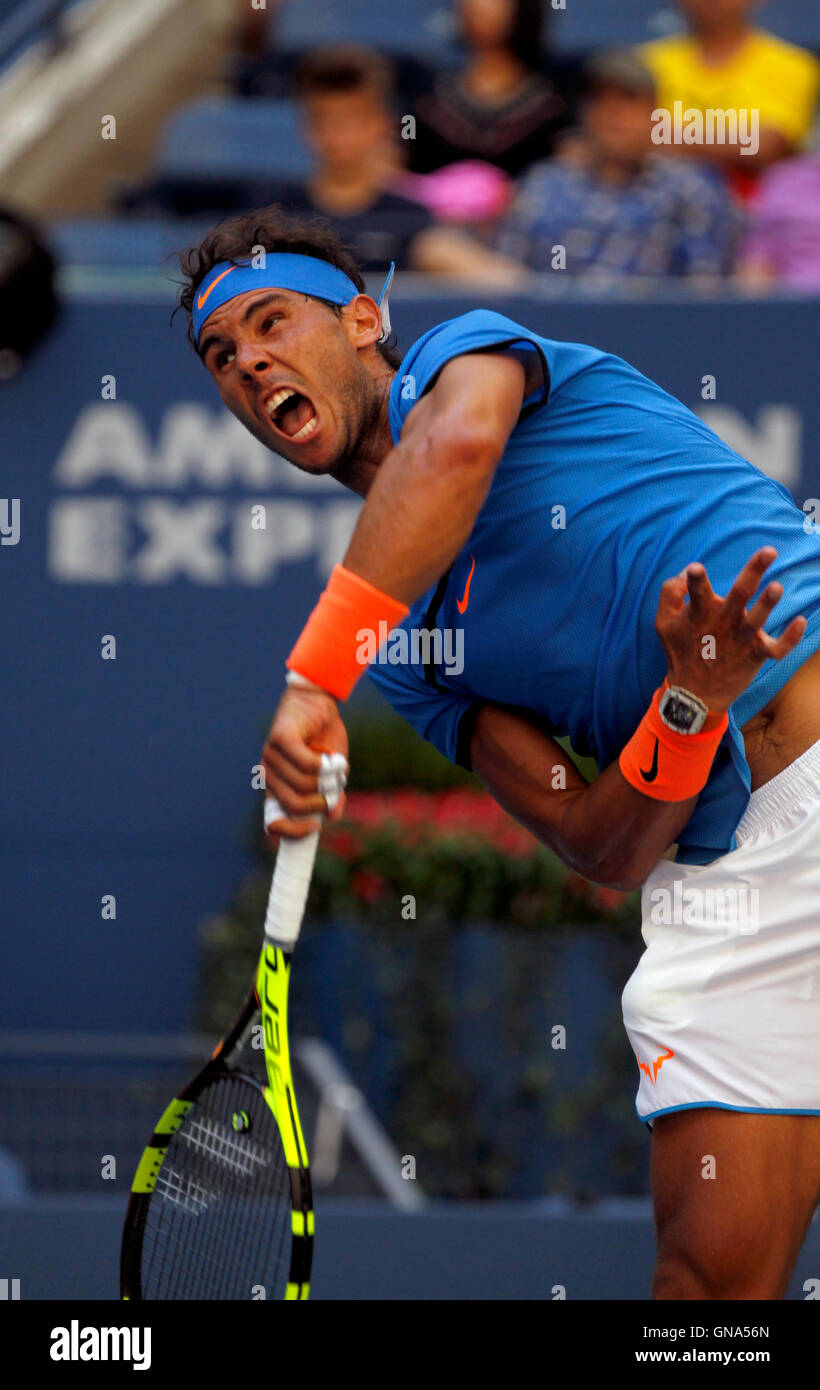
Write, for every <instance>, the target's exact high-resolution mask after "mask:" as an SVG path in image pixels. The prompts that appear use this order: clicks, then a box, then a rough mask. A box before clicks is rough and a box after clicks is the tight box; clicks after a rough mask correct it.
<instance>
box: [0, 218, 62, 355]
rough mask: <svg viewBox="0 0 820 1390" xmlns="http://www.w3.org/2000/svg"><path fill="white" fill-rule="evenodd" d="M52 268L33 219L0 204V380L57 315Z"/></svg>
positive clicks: (51, 261)
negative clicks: (30, 219) (29, 219)
mask: <svg viewBox="0 0 820 1390" xmlns="http://www.w3.org/2000/svg"><path fill="white" fill-rule="evenodd" d="M54 271H55V265H54V258H53V256H52V255H51V252H50V251H49V250H48V248H47V246H46V245H45V244H44V242H43V241H42V239H41V237H40V234H39V232H38V231H37V229H36V227H35V226H34V225H33V223H31V222H29V221H28V219H27V218H25V217H21V216H20V215H19V214H18V213H16V212H13V211H12V209H11V208H8V207H0V380H7V379H8V378H10V377H13V376H16V374H17V372H18V371H19V370H20V368H21V366H22V364H23V361H24V359H25V358H26V357H27V356H28V354H29V353H30V352H31V351H32V350H33V349H34V348H35V347H36V346H37V344H38V343H39V341H40V339H41V338H43V337H44V335H45V334H46V333H47V332H48V330H49V328H50V327H51V325H52V323H53V321H54V318H55V317H56V314H57V307H58V305H57V296H56V293H55V290H54Z"/></svg>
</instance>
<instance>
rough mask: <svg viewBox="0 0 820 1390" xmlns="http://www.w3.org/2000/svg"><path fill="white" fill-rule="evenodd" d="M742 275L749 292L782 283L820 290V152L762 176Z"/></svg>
mask: <svg viewBox="0 0 820 1390" xmlns="http://www.w3.org/2000/svg"><path fill="white" fill-rule="evenodd" d="M740 275H741V279H743V280H744V281H745V282H746V284H747V285H748V286H749V287H750V288H753V289H755V288H762V287H764V286H766V285H767V284H769V283H780V284H782V285H787V286H790V287H791V288H793V289H800V290H814V291H820V149H819V150H818V151H817V153H815V154H807V155H803V156H802V157H801V158H799V159H787V160H786V161H785V162H784V163H782V164H778V165H777V166H776V167H775V168H773V169H770V170H769V171H768V173H766V174H764V175H763V177H762V179H761V180H760V183H759V185H758V189H757V194H756V196H755V199H754V203H753V204H752V225H751V229H750V232H749V237H748V240H747V242H746V245H745V247H744V249H743V255H742V263H741V271H740Z"/></svg>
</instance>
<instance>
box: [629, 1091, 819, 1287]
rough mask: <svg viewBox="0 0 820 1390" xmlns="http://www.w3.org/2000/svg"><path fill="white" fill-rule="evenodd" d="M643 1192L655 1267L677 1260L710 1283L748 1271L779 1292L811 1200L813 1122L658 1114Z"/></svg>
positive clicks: (815, 1171)
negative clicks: (650, 1210)
mask: <svg viewBox="0 0 820 1390" xmlns="http://www.w3.org/2000/svg"><path fill="white" fill-rule="evenodd" d="M652 1188H653V1198H654V1205H655V1221H656V1226H657V1232H658V1259H659V1264H660V1263H661V1262H662V1261H664V1260H666V1261H676V1260H677V1261H680V1263H681V1264H682V1265H685V1266H687V1267H689V1268H690V1269H691V1270H692V1271H693V1273H694V1275H695V1276H702V1277H703V1279H704V1280H705V1281H707V1282H708V1281H710V1280H716V1281H717V1283H718V1284H724V1283H726V1282H728V1283H730V1284H731V1283H733V1282H736V1281H740V1282H742V1281H743V1279H744V1277H745V1274H746V1273H747V1272H748V1273H749V1276H750V1277H752V1272H753V1271H758V1272H759V1277H760V1278H761V1279H763V1280H764V1281H768V1283H769V1284H771V1285H772V1286H777V1287H780V1286H781V1285H782V1284H783V1283H784V1281H788V1276H789V1273H790V1272H791V1268H792V1266H793V1263H794V1260H795V1258H796V1256H797V1253H798V1251H799V1249H800V1246H801V1244H802V1242H803V1239H804V1237H805V1234H806V1229H807V1227H808V1224H809V1222H810V1221H811V1217H812V1213H813V1211H814V1209H815V1207H816V1205H817V1203H818V1200H820V1117H818V1116H811V1115H771V1114H770V1115H766V1114H761V1115H758V1114H745V1113H742V1112H738V1111H731V1110H719V1109H716V1108H715V1109H713V1108H706V1107H704V1108H697V1109H694V1110H681V1111H677V1112H676V1113H674V1114H671V1115H664V1116H661V1117H660V1118H659V1119H658V1120H656V1121H655V1125H654V1128H653V1132H652ZM761 1296H762V1295H761Z"/></svg>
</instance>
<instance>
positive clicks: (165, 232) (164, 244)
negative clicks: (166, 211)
mask: <svg viewBox="0 0 820 1390" xmlns="http://www.w3.org/2000/svg"><path fill="white" fill-rule="evenodd" d="M212 220H213V219H212V218H208V217H204V218H198V219H195V220H188V219H185V220H183V219H180V220H179V221H173V222H169V221H168V219H167V218H139V219H134V218H97V217H79V218H73V217H72V218H62V219H60V220H59V221H56V222H52V223H51V224H50V225H49V228H48V240H49V245H50V247H51V249H52V251H53V252H54V255H55V258H56V260H57V263H58V264H59V265H62V266H127V267H129V268H131V269H133V267H134V266H157V267H167V268H168V269H169V272H170V273H171V274H175V273H176V271H177V261H176V252H177V251H179V250H181V249H182V247H184V246H188V245H190V244H191V243H192V242H194V241H197V240H199V239H200V238H201V237H202V236H204V234H205V232H206V231H207V230H208V228H209V226H210V225H211V222H212Z"/></svg>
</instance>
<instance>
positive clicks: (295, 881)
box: [265, 830, 319, 949]
mask: <svg viewBox="0 0 820 1390" xmlns="http://www.w3.org/2000/svg"><path fill="white" fill-rule="evenodd" d="M318 846H319V831H318V830H314V831H313V833H312V834H310V835H306V836H305V837H304V839H303V840H283V841H282V843H281V844H280V846H279V850H278V852H277V855H276V867H275V868H274V871H273V881H272V882H271V886H270V893H269V894H268V910H267V913H266V914H265V937H266V938H267V940H268V941H273V942H276V944H277V946H282V947H285V948H286V949H290V948H292V947H293V946H294V945H295V944H296V940H297V938H298V936H299V932H300V930H301V927H302V918H303V916H304V913H305V903H306V902H307V895H308V889H309V888H310V877H311V874H312V873H313V863H314V860H315V858H316V850H317V848H318Z"/></svg>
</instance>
